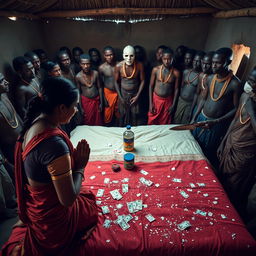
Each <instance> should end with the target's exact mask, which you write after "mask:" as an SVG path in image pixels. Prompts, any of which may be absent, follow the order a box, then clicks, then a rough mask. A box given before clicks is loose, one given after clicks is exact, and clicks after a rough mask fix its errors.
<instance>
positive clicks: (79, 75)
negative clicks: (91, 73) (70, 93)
mask: <svg viewBox="0 0 256 256" xmlns="http://www.w3.org/2000/svg"><path fill="white" fill-rule="evenodd" d="M82 73H83V70H81V71H79V72H78V73H77V74H76V78H80V77H81V76H82Z"/></svg>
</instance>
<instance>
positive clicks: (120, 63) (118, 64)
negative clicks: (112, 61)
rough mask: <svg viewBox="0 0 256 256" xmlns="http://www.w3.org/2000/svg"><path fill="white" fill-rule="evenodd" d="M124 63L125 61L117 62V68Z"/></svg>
mask: <svg viewBox="0 0 256 256" xmlns="http://www.w3.org/2000/svg"><path fill="white" fill-rule="evenodd" d="M123 64H124V61H120V62H119V63H117V64H116V68H121V67H122V66H123Z"/></svg>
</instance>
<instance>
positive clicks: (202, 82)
mask: <svg viewBox="0 0 256 256" xmlns="http://www.w3.org/2000/svg"><path fill="white" fill-rule="evenodd" d="M206 78H207V74H204V75H203V77H202V81H201V86H202V88H203V90H205V86H204V81H205V79H206Z"/></svg>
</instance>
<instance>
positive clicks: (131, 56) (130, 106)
mask: <svg viewBox="0 0 256 256" xmlns="http://www.w3.org/2000/svg"><path fill="white" fill-rule="evenodd" d="M123 58H124V60H123V61H121V62H120V63H118V64H117V65H116V68H115V86H116V91H117V93H118V97H119V105H118V110H119V114H120V123H119V125H120V126H125V125H127V124H131V125H138V124H139V122H140V120H139V114H140V109H139V97H140V95H141V92H142V90H143V87H144V80H145V74H144V67H143V64H142V63H140V62H137V61H135V50H134V48H133V47H132V46H130V45H127V46H126V47H125V48H124V50H123Z"/></svg>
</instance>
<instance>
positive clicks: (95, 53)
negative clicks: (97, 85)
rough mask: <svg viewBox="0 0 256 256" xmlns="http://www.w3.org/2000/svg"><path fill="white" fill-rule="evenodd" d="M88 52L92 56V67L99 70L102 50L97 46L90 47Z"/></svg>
mask: <svg viewBox="0 0 256 256" xmlns="http://www.w3.org/2000/svg"><path fill="white" fill-rule="evenodd" d="M88 54H89V55H90V57H91V69H92V70H97V71H98V68H99V66H100V64H101V56H100V51H99V50H98V49H97V48H90V49H89V51H88Z"/></svg>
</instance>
